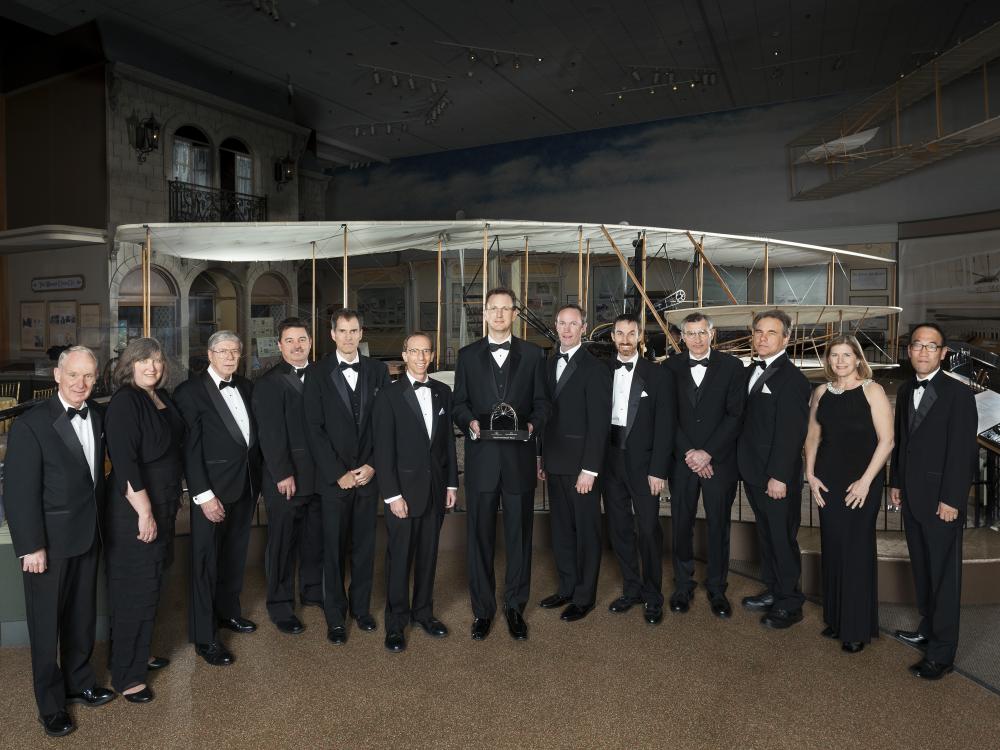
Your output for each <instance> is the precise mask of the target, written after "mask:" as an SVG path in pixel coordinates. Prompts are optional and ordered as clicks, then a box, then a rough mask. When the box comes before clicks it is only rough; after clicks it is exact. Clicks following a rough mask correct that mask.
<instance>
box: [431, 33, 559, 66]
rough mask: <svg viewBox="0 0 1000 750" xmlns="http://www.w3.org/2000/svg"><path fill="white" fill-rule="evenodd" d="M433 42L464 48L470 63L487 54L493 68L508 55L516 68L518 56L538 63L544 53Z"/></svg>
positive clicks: (460, 43) (439, 41)
mask: <svg viewBox="0 0 1000 750" xmlns="http://www.w3.org/2000/svg"><path fill="white" fill-rule="evenodd" d="M434 43H435V44H440V45H442V46H445V47H459V48H461V49H464V50H465V51H466V53H467V55H468V60H469V62H470V63H474V62H476V61H477V60H479V58H480V57H484V56H485V55H489V56H490V61H491V62H492V63H493V67H494V68H499V67H500V65H501V64H502V63H503V60H504V58H508V57H509V58H512V59H513V60H514V70H518V69H519V68H520V67H521V61H520V60H519V59H518V58H523V59H532V60H535V61H536V62H539V63H540V62H542V61H543V60H544V59H545V57H544V55H539V54H536V53H533V52H525V51H524V50H514V49H496V48H495V47H484V46H482V45H481V44H468V43H463V42H446V41H443V40H438V41H435V42H434Z"/></svg>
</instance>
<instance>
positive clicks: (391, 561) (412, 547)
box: [385, 506, 444, 633]
mask: <svg viewBox="0 0 1000 750" xmlns="http://www.w3.org/2000/svg"><path fill="white" fill-rule="evenodd" d="M443 521H444V514H443V513H441V512H439V511H437V510H435V509H434V508H431V507H428V508H427V510H426V511H425V512H424V514H423V515H422V516H418V517H417V518H412V517H407V518H397V517H396V516H395V515H394V514H393V512H392V511H391V510H389V507H388V506H386V508H385V529H386V532H387V534H388V543H387V544H386V548H385V629H386V632H388V633H392V632H399V633H402V632H403V630H404V628H406V626H407V625H409V624H410V623H411V622H422V621H424V620H427V619H429V618H430V617H432V616H433V614H434V574H435V572H436V570H437V556H438V539H439V538H440V534H441V523H442V522H443ZM411 572H412V575H413V597H412V599H411V598H410V575H411Z"/></svg>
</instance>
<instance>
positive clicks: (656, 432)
mask: <svg viewBox="0 0 1000 750" xmlns="http://www.w3.org/2000/svg"><path fill="white" fill-rule="evenodd" d="M574 359H576V357H574ZM616 361H617V360H616V359H612V360H608V361H607V365H608V367H609V369H610V371H611V387H612V403H613V402H614V377H615V376H614V373H615V362H616ZM563 377H565V373H564V374H563ZM672 381H673V373H671V372H669V371H668V370H666V369H665V368H663V367H661V366H660V365H657V364H654V363H653V362H650V361H649V360H648V359H643V358H642V357H639V359H637V360H636V363H635V371H634V372H633V374H632V386H631V388H630V390H629V396H628V414H627V418H626V420H625V467H626V469H627V470H628V475H629V479H630V480H631V482H632V483H634V486H635V489H636V490H643V488H645V489H644V490H643V491H644V492H645V493H647V494H648V492H649V485H648V483H647V481H646V477H649V476H653V477H658V478H660V479H666V478H667V470H668V468H669V467H670V455H671V450H672V446H673V443H674V429H675V426H676V417H675V406H674V389H673V383H672ZM609 414H610V409H609ZM608 421H609V424H610V419H609V420H608ZM617 450H621V449H620V448H618V447H616V446H615V445H613V444H611V443H610V442H609V445H608V452H609V453H610V452H611V451H617ZM587 468H588V469H589V468H591V467H589V466H588V467H587Z"/></svg>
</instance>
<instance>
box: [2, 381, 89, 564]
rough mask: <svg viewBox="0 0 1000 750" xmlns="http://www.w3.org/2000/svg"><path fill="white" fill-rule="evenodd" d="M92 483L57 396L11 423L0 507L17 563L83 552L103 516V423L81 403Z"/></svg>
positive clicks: (71, 555) (65, 556)
mask: <svg viewBox="0 0 1000 750" xmlns="http://www.w3.org/2000/svg"><path fill="white" fill-rule="evenodd" d="M87 407H88V410H89V411H88V416H87V422H88V423H89V426H90V428H91V429H92V430H93V431H94V455H93V457H92V458H93V462H94V466H95V467H96V472H95V473H96V479H95V478H93V477H91V475H90V465H89V464H88V462H87V458H86V457H85V456H84V453H83V448H82V446H81V444H80V439H79V438H78V437H77V436H76V432H75V431H74V430H73V427H72V425H71V424H70V420H69V417H68V416H67V415H66V409H65V408H63V405H62V402H61V401H60V400H59V396H58V394H56V395H53V396H52V398H50V399H48V400H47V401H45V402H43V403H41V404H39V405H38V406H36V407H34V408H33V409H31V410H29V411H27V412H25V413H24V414H22V415H21V416H20V417H18V418H17V419H16V420H15V421H14V426H13V428H12V429H11V431H10V435H9V436H8V444H7V458H6V461H5V464H4V469H5V473H6V477H5V479H4V498H3V499H4V506H5V508H6V510H7V520H8V524H9V526H10V536H11V540H12V541H13V543H14V554H15V555H16V556H18V557H23V556H24V555H28V554H31V553H32V552H36V551H38V550H40V549H42V548H44V549H45V550H46V554H47V555H48V556H49V557H50V558H53V559H64V558H67V557H76V556H77V555H82V554H83V553H85V552H87V551H88V550H89V549H90V548H91V546H92V545H93V544H94V540H95V538H96V537H97V535H98V534H99V529H100V523H101V517H102V515H103V511H104V420H103V414H102V413H101V408H100V407H99V406H97V405H96V404H94V403H93V402H90V401H88V402H87Z"/></svg>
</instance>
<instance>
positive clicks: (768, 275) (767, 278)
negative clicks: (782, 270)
mask: <svg viewBox="0 0 1000 750" xmlns="http://www.w3.org/2000/svg"><path fill="white" fill-rule="evenodd" d="M767 260H768V259H767V243H766V242H765V243H764V304H765V305H766V304H768V302H767V292H768V289H767V287H768V283H769V282H770V280H771V271H770V269H769V268H768V264H767Z"/></svg>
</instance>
